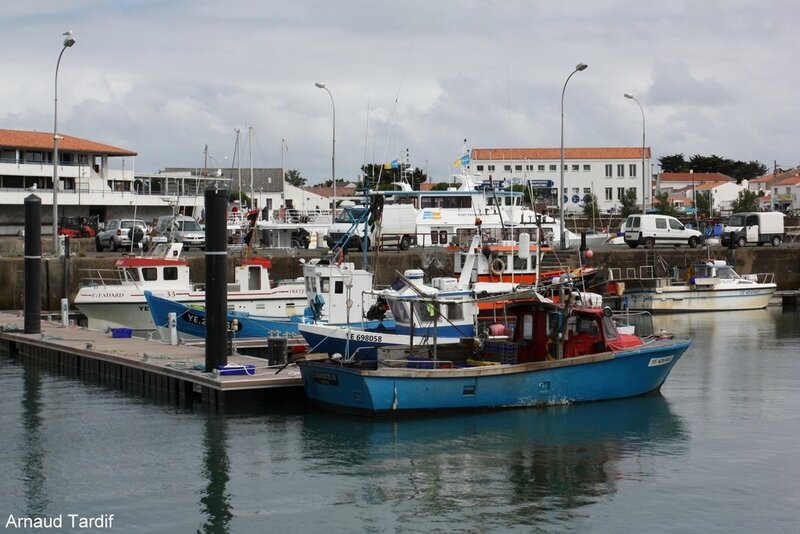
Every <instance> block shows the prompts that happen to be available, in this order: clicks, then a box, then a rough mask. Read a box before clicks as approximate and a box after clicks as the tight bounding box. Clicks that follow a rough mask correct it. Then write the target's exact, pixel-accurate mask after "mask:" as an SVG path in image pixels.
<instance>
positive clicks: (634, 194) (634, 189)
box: [628, 187, 638, 200]
mask: <svg viewBox="0 0 800 534" xmlns="http://www.w3.org/2000/svg"><path fill="white" fill-rule="evenodd" d="M628 191H629V192H631V193H633V197H634V198H636V197H637V195H636V188H635V187H629V188H628ZM637 200H638V199H637Z"/></svg>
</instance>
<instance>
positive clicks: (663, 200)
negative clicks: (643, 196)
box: [653, 192, 677, 217]
mask: <svg viewBox="0 0 800 534" xmlns="http://www.w3.org/2000/svg"><path fill="white" fill-rule="evenodd" d="M653 207H654V208H656V209H658V211H659V213H662V214H663V215H672V216H673V217H674V216H675V215H676V214H677V210H676V209H675V206H673V205H672V203H671V202H670V201H669V193H666V192H664V193H656V196H655V200H654V201H653Z"/></svg>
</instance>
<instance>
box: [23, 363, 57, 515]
mask: <svg viewBox="0 0 800 534" xmlns="http://www.w3.org/2000/svg"><path fill="white" fill-rule="evenodd" d="M23 376H24V384H25V385H24V391H23V397H22V408H23V412H22V424H23V428H24V438H23V439H24V440H25V445H24V447H23V451H24V452H23V455H22V466H21V471H22V476H23V480H24V481H25V484H24V492H25V500H26V504H27V510H26V515H27V516H28V517H39V516H44V515H46V514H47V509H48V507H49V506H50V499H49V498H48V496H47V491H46V482H47V477H46V475H45V469H44V455H45V453H44V445H43V443H42V413H41V412H42V398H41V397H42V376H41V373H40V371H39V369H36V368H34V366H32V365H26V366H25V367H24V371H23Z"/></svg>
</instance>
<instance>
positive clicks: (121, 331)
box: [111, 328, 133, 338]
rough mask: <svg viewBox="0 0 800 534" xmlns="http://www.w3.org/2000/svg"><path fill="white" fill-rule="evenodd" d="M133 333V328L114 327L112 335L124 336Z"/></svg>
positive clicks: (129, 335)
mask: <svg viewBox="0 0 800 534" xmlns="http://www.w3.org/2000/svg"><path fill="white" fill-rule="evenodd" d="M132 335H133V328H112V329H111V337H116V338H123V337H131V336H132Z"/></svg>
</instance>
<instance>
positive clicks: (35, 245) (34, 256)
mask: <svg viewBox="0 0 800 534" xmlns="http://www.w3.org/2000/svg"><path fill="white" fill-rule="evenodd" d="M25 333H26V334H41V333H42V199H40V198H39V197H37V196H36V195H28V196H27V197H25Z"/></svg>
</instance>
